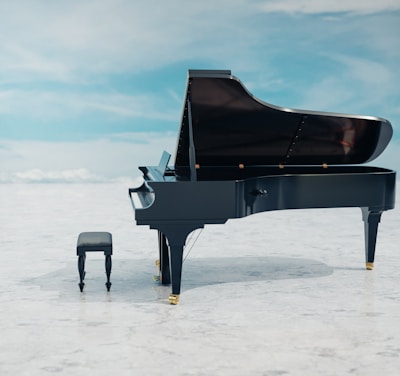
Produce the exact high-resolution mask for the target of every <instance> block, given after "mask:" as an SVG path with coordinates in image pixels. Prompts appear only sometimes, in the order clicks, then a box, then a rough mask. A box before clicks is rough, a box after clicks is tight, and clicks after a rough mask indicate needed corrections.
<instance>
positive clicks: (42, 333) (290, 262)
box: [0, 184, 400, 376]
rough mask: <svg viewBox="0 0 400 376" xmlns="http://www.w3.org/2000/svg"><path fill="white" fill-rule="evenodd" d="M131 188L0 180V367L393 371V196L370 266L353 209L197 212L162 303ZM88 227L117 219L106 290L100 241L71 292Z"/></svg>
mask: <svg viewBox="0 0 400 376" xmlns="http://www.w3.org/2000/svg"><path fill="white" fill-rule="evenodd" d="M128 187H129V185H127V184H98V185H95V184H93V185H90V184H86V185H79V184H71V185H61V184H60V185H39V184H38V185H35V184H33V185H23V184H16V185H7V184H3V185H0V213H1V214H0V241H1V245H2V253H1V254H2V259H1V262H0V276H1V281H2V283H1V286H2V289H1V291H0V328H1V329H0V332H1V337H0V374H1V375H54V374H56V375H97V376H100V375H268V376H269V375H271V376H272V375H273V376H276V375H364V376H365V375H374V376H375V375H378V374H379V375H398V374H399V367H400V284H399V280H400V277H399V275H400V274H399V269H400V232H399V228H400V215H399V210H397V209H396V210H392V211H389V212H386V213H384V214H383V216H382V221H381V224H380V229H379V234H378V243H377V249H376V259H375V270H374V271H366V270H365V269H364V261H365V260H364V234H363V222H362V219H361V211H360V210H359V209H318V210H314V209H313V210H298V211H287V210H286V211H281V212H270V213H261V214H257V215H254V216H250V217H247V218H243V219H240V220H230V221H228V222H227V223H226V224H225V225H214V226H206V228H205V229H204V230H203V231H202V232H201V234H200V236H199V238H198V240H197V242H196V243H195V244H194V245H193V248H192V249H191V251H190V254H189V255H188V257H187V259H186V261H185V263H184V265H183V279H182V295H181V301H180V304H179V305H177V306H170V305H169V304H167V297H168V295H169V293H170V288H169V287H164V286H159V285H158V284H156V283H154V282H153V281H152V275H153V274H155V273H156V269H155V266H154V260H155V259H156V258H157V257H158V255H157V243H156V237H157V236H156V232H155V231H154V230H149V229H148V228H147V227H145V226H136V225H135V223H134V213H133V210H132V208H131V206H130V202H129V198H128ZM83 231H110V232H111V233H112V234H113V241H114V255H113V271H112V275H111V282H112V287H111V291H110V292H109V293H107V291H106V288H105V286H104V283H105V274H104V260H103V259H104V256H102V255H101V254H97V253H96V254H89V255H88V257H87V264H86V271H87V275H86V280H85V282H86V286H85V290H84V293H80V292H79V288H78V285H77V284H78V281H79V277H78V271H77V264H76V261H77V257H76V240H77V237H78V234H79V233H80V232H83ZM193 238H194V237H193ZM190 243H191V244H193V240H192V241H191V242H190ZM191 244H189V245H188V247H187V248H189V247H190V245H191Z"/></svg>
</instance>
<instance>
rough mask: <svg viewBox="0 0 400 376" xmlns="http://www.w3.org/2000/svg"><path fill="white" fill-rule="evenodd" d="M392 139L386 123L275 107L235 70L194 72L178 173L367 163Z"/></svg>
mask: <svg viewBox="0 0 400 376" xmlns="http://www.w3.org/2000/svg"><path fill="white" fill-rule="evenodd" d="M392 133H393V131H392V126H391V124H390V122H389V121H387V120H385V119H382V118H377V117H370V116H358V115H344V114H336V113H327V112H316V111H303V110H293V109H288V108H281V107H277V106H274V105H271V104H268V103H266V102H263V101H261V100H260V99H257V98H256V97H254V96H253V95H252V94H250V92H249V91H248V90H247V89H246V88H245V87H244V85H243V84H242V83H241V82H240V80H239V79H238V78H236V77H234V76H232V75H231V72H230V71H228V70H225V71H214V70H213V71H205V70H189V74H188V81H187V88H186V96H185V101H184V109H183V115H182V122H181V128H180V134H179V139H178V145H177V150H176V154H175V169H176V170H177V171H178V170H179V169H181V170H187V169H188V168H189V170H191V169H192V168H194V166H196V168H201V167H203V166H204V167H206V166H229V167H232V166H240V167H244V166H273V165H275V166H277V165H280V166H284V165H343V164H361V163H365V162H369V161H371V160H373V159H375V158H376V157H377V156H378V155H380V154H381V153H382V152H383V150H384V149H385V147H386V146H387V144H388V143H389V141H390V139H391V137H392Z"/></svg>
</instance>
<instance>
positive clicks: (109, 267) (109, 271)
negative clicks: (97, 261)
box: [106, 255, 112, 291]
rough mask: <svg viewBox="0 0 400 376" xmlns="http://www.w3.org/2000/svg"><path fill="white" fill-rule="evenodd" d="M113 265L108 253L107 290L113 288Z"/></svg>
mask: <svg viewBox="0 0 400 376" xmlns="http://www.w3.org/2000/svg"><path fill="white" fill-rule="evenodd" d="M111 267H112V262H111V255H107V256H106V274H107V282H106V287H107V291H110V288H111V282H110V275H111Z"/></svg>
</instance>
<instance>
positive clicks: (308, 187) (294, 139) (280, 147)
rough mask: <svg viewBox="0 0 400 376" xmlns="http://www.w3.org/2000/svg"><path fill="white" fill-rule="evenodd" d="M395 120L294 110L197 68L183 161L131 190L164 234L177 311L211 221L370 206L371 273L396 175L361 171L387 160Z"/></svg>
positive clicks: (187, 106)
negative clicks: (190, 254) (192, 242)
mask: <svg viewBox="0 0 400 376" xmlns="http://www.w3.org/2000/svg"><path fill="white" fill-rule="evenodd" d="M392 132H393V131H392V127H391V124H390V122H389V121H387V120H385V119H382V118H376V117H370V116H354V115H343V114H336V113H325V112H315V111H302V110H293V109H289V108H281V107H277V106H273V105H270V104H268V103H265V102H263V101H261V100H259V99H257V98H255V97H254V96H253V95H252V94H250V93H249V92H248V91H247V89H246V88H245V87H244V86H243V84H242V83H241V82H240V81H239V79H237V78H236V77H234V76H232V75H231V72H230V71H228V70H226V71H225V70H223V71H221V70H218V71H215V70H209V71H205V70H190V71H189V73H188V80H187V88H186V95H185V100H184V108H183V115H182V122H181V126H180V132H179V136H178V142H177V149H176V155H175V163H174V166H173V167H169V166H168V162H169V158H170V155H169V154H168V153H166V152H164V153H163V155H162V157H161V160H160V163H159V165H158V166H146V167H139V169H140V170H141V171H142V172H143V177H144V182H143V184H142V185H141V186H140V187H138V188H131V189H129V195H130V198H131V202H132V205H133V207H134V209H135V219H136V223H137V224H138V225H148V226H149V227H150V228H151V229H155V230H157V231H158V241H159V253H160V260H159V264H158V265H159V273H160V281H161V283H162V284H164V285H169V284H172V294H171V295H170V298H169V301H170V303H171V304H177V303H178V301H179V294H180V289H181V275H182V262H183V251H184V247H185V242H186V239H187V237H188V235H189V234H190V233H191V232H192V231H193V230H195V229H199V228H203V227H204V225H205V224H222V223H225V222H226V221H227V220H228V219H230V218H241V217H245V216H248V215H250V214H254V213H259V212H264V211H270V210H282V209H301V208H337V207H360V208H361V211H362V218H363V221H364V224H365V255H366V267H367V269H372V268H373V262H374V254H375V244H376V236H377V231H378V224H379V221H380V218H381V214H382V212H383V211H385V210H389V209H393V208H394V203H395V179H396V173H395V171H392V170H388V169H385V168H379V167H370V166H360V164H362V163H365V162H369V161H371V160H373V159H374V158H376V157H377V156H378V155H380V154H381V153H382V151H383V150H384V149H385V147H386V146H387V144H388V143H389V141H390V139H391V137H392Z"/></svg>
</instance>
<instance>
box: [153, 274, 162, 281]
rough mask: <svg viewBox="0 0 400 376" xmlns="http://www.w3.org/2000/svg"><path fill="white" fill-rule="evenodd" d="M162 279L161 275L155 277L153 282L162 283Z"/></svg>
mask: <svg viewBox="0 0 400 376" xmlns="http://www.w3.org/2000/svg"><path fill="white" fill-rule="evenodd" d="M160 280H161V278H160V276H159V275H153V282H160Z"/></svg>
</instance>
